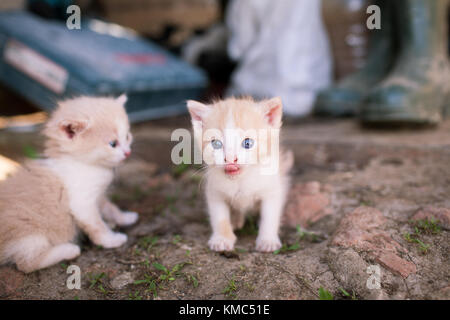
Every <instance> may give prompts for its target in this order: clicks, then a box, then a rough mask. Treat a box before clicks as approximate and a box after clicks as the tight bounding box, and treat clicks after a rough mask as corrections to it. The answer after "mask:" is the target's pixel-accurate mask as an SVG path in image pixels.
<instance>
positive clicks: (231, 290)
mask: <svg viewBox="0 0 450 320" xmlns="http://www.w3.org/2000/svg"><path fill="white" fill-rule="evenodd" d="M236 283H237V281H236V279H235V278H234V275H233V276H232V277H231V279H230V281H228V283H227V286H226V287H225V289H223V291H222V293H223V294H224V295H226V296H227V297H229V298H233V299H236V298H237V296H236V290H237V284H236Z"/></svg>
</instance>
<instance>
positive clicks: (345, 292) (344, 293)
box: [339, 288, 358, 300]
mask: <svg viewBox="0 0 450 320" xmlns="http://www.w3.org/2000/svg"><path fill="white" fill-rule="evenodd" d="M339 290H341V292H342V294H343V295H344V297H347V298H350V299H352V300H358V298H356V293H355V291H354V290H352V294H350V293H348V292H347V291H346V290H344V289H343V288H340V289H339Z"/></svg>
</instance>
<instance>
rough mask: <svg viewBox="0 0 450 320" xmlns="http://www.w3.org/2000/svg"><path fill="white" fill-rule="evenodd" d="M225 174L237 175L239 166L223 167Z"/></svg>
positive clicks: (229, 165) (228, 165)
mask: <svg viewBox="0 0 450 320" xmlns="http://www.w3.org/2000/svg"><path fill="white" fill-rule="evenodd" d="M225 173H226V174H229V175H235V174H238V173H239V166H238V165H237V164H227V165H225Z"/></svg>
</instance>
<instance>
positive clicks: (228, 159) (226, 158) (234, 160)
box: [225, 156, 238, 163]
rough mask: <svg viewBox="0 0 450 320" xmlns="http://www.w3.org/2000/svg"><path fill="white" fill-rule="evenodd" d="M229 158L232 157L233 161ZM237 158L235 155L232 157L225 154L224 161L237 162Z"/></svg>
mask: <svg viewBox="0 0 450 320" xmlns="http://www.w3.org/2000/svg"><path fill="white" fill-rule="evenodd" d="M231 159H233V161H231ZM237 161H238V159H237V157H236V156H234V158H233V157H227V156H225V163H237Z"/></svg>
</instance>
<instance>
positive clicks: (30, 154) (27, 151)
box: [23, 145, 39, 159]
mask: <svg viewBox="0 0 450 320" xmlns="http://www.w3.org/2000/svg"><path fill="white" fill-rule="evenodd" d="M23 154H24V156H25V157H27V158H30V159H37V158H39V154H38V152H37V151H36V149H35V148H33V147H32V146H29V145H26V146H24V147H23Z"/></svg>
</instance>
